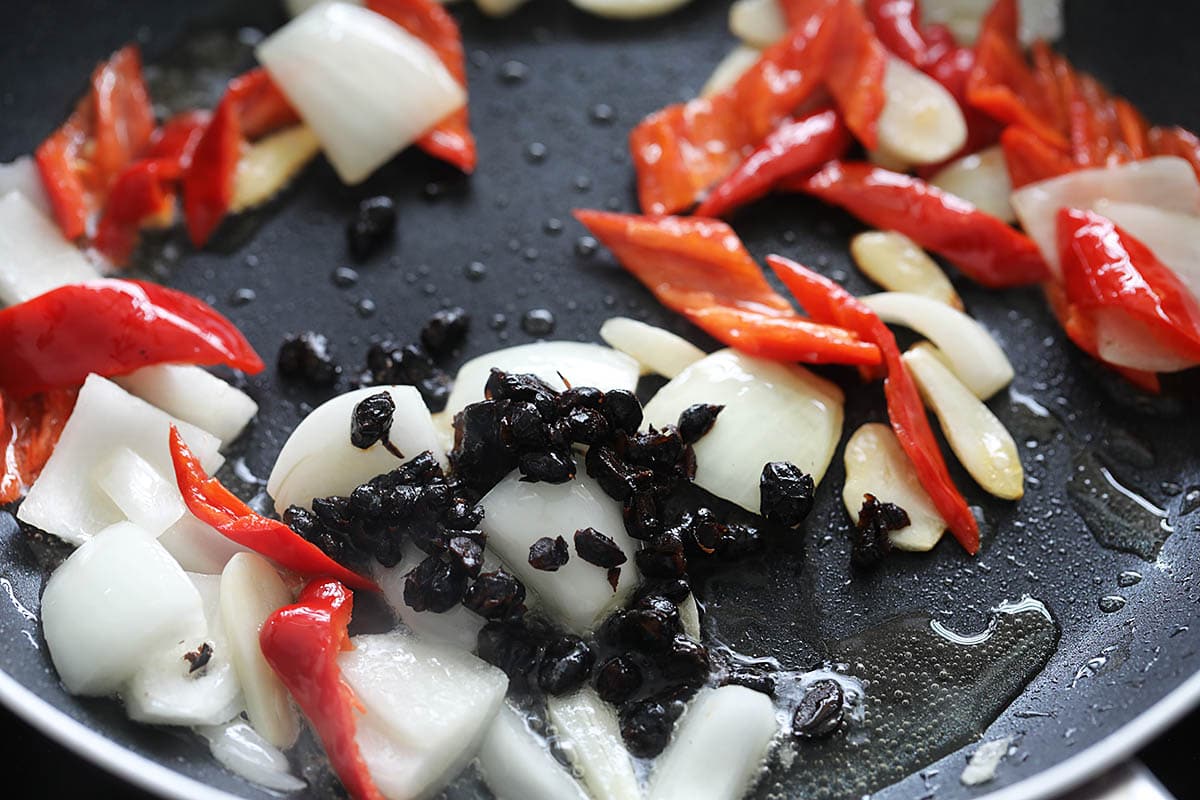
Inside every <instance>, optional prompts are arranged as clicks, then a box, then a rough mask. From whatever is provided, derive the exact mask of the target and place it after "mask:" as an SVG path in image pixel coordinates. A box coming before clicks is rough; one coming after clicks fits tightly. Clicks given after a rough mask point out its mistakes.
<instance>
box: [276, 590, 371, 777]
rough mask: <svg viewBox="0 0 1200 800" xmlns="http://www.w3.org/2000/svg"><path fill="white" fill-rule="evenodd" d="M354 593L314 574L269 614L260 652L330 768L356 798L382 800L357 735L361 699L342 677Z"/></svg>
mask: <svg viewBox="0 0 1200 800" xmlns="http://www.w3.org/2000/svg"><path fill="white" fill-rule="evenodd" d="M353 609H354V595H353V594H351V593H350V591H349V590H348V589H347V588H346V587H345V586H343V585H342V584H340V583H338V582H337V581H335V580H328V579H323V580H315V581H312V582H311V583H309V584H308V585H307V586H305V587H304V589H303V590H302V591H301V592H300V597H299V598H298V600H297V601H296V603H295V604H293V605H290V606H284V607H283V608H281V609H278V610H277V611H275V612H274V613H273V614H271V616H269V617H267V620H266V622H264V623H263V626H262V630H261V631H260V633H259V637H258V640H259V646H260V647H261V648H262V653H263V657H264V658H265V659H266V660H267V663H268V664H270V665H271V669H273V670H274V671H275V674H276V675H278V676H279V680H280V681H282V682H283V685H284V686H286V687H287V690H288V691H289V692H291V694H292V697H294V698H295V699H296V703H297V705H299V706H300V709H301V710H302V711H303V712H304V715H305V716H306V717H308V719H309V721H310V722H311V723H312V725H313V728H314V729H315V730H316V732H317V736H318V737H319V738H320V740H321V745H322V746H323V747H324V748H325V754H326V755H327V756H328V757H329V763H330V765H331V766H332V767H333V771H334V772H335V773H337V776H338V778H340V779H341V781H342V785H343V786H345V787H346V791H347V792H349V794H350V796H351V797H352V798H354V800H383V795H382V794H381V793H380V791H379V789H378V787H377V786H376V785H375V781H374V780H373V779H372V778H371V773H370V772H369V771H368V770H367V765H366V762H365V761H363V757H362V752H361V751H360V750H359V748H358V741H357V740H356V739H355V731H356V729H357V722H356V715H357V714H358V713H360V711H361V705H360V704H359V702H358V698H357V697H355V695H354V691H353V690H352V689H351V688H350V687H349V686H347V685H346V682H345V681H344V680H343V679H342V671H341V668H340V667H339V666H338V662H337V657H338V653H340V652H341V651H343V650H350V649H353V645H352V644H351V643H350V634H349V633H348V631H347V626H349V624H350V617H351V615H352V613H353Z"/></svg>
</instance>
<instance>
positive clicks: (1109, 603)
mask: <svg viewBox="0 0 1200 800" xmlns="http://www.w3.org/2000/svg"><path fill="white" fill-rule="evenodd" d="M1096 605H1098V606H1099V607H1100V610H1101V611H1103V612H1104V613H1105V614H1114V613H1116V612H1117V611H1120V610H1121V609H1122V608H1124V607H1125V598H1124V597H1121V595H1119V594H1106V595H1105V596H1104V597H1101V598H1100V599H1099V600H1098V601H1096Z"/></svg>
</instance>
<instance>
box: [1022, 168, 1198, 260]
mask: <svg viewBox="0 0 1200 800" xmlns="http://www.w3.org/2000/svg"><path fill="white" fill-rule="evenodd" d="M1101 200H1109V201H1112V202H1119V203H1138V204H1142V205H1148V206H1154V207H1155V208H1160V209H1162V210H1164V211H1175V212H1178V213H1180V214H1196V213H1200V183H1198V182H1197V180H1196V173H1195V172H1193V171H1192V167H1191V165H1190V164H1188V162H1186V161H1184V160H1183V159H1182V158H1176V157H1174V156H1158V157H1156V158H1148V159H1146V160H1145V161H1133V162H1130V163H1128V164H1120V165H1118V166H1113V167H1098V168H1095V169H1084V170H1080V171H1079V172H1072V173H1070V174H1067V175H1060V176H1058V177H1057V178H1049V179H1047V180H1044V181H1038V182H1036V183H1030V184H1028V185H1026V186H1022V187H1021V188H1020V189H1017V190H1016V191H1015V192H1013V195H1012V206H1013V210H1015V211H1016V213H1017V219H1019V220H1020V221H1021V227H1022V228H1024V229H1025V232H1026V233H1027V234H1029V236H1030V237H1032V239H1033V240H1034V241H1035V242H1037V245H1038V248H1039V249H1040V250H1041V251H1042V257H1043V258H1045V259H1046V263H1047V264H1049V265H1050V268H1051V269H1052V270H1054V272H1055V274H1056V275H1057V274H1058V273H1059V271H1060V270H1059V260H1058V242H1057V238H1056V235H1055V225H1056V222H1055V219H1056V217H1057V214H1058V210H1059V209H1060V208H1064V207H1069V208H1093V207H1094V206H1095V205H1096V204H1097V203H1098V202H1100V201H1101Z"/></svg>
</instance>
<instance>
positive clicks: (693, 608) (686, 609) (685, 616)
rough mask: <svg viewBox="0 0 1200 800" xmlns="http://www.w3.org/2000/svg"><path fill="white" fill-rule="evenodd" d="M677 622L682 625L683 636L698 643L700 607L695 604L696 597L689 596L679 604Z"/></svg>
mask: <svg viewBox="0 0 1200 800" xmlns="http://www.w3.org/2000/svg"><path fill="white" fill-rule="evenodd" d="M679 621H680V622H681V623H683V632H684V633H685V634H687V635H688V636H690V637H691V638H693V639H695V640H696V641H697V642H698V641H700V605H699V604H698V603H697V602H696V595H694V594H689V595H688V596H687V597H685V598H683V602H682V603H680V604H679Z"/></svg>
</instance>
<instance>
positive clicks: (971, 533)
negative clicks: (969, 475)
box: [767, 256, 979, 555]
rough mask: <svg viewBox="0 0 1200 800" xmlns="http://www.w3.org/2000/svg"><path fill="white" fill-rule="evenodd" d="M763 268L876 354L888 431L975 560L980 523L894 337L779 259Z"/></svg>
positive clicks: (839, 293) (839, 292) (838, 290)
mask: <svg viewBox="0 0 1200 800" xmlns="http://www.w3.org/2000/svg"><path fill="white" fill-rule="evenodd" d="M767 263H769V264H770V265H771V268H772V269H774V270H775V274H776V275H778V276H779V278H780V280H782V281H783V283H784V285H785V286H787V287H788V289H789V290H790V291H791V292H792V294H793V295H795V296H796V299H797V300H798V301H799V302H800V305H802V306H803V307H804V308H805V310H806V311H808V312H809V314H811V315H812V316H813V318H814V319H817V320H820V321H822V322H826V323H829V324H835V325H842V326H844V327H846V328H848V329H849V330H851V331H853V332H854V333H856V334H858V335H859V336H860V337H862V338H863V339H864V340H865V341H870V342H872V343H874V344H875V345H876V346H877V347H878V348H879V351H880V353H881V354H882V355H883V363H884V365H885V366H886V368H887V377H886V378H885V379H884V384H883V391H884V396H885V398H886V399H887V408H888V418H889V419H890V421H891V424H892V430H893V431H895V433H896V438H898V439H899V440H900V446H901V447H902V448H903V449H904V452H905V454H906V455H907V456H908V459H909V461H911V462H912V465H913V469H914V470H915V471H916V475H917V478H918V479H919V480H920V482H921V486H923V487H924V488H925V491H926V492H928V493H929V497H930V499H931V500H933V504H934V506H935V507H936V508H937V510H938V513H939V514H941V516H942V518H943V519H944V520H945V521H946V524H947V525H948V526H949V528H950V532H951V533H952V534H954V538H955V539H957V540H958V543H959V544H961V545H962V546H963V549H964V550H966V551H967V552H968V553H970V554H971V555H975V553H977V552H978V551H979V523H978V522H977V521H976V519H975V515H974V514H972V513H971V509H970V508H969V507H968V506H967V501H966V500H965V499H964V498H963V496H962V494H961V493H960V492H959V491H958V487H956V486H955V485H954V481H953V480H952V479H951V477H950V472H949V471H948V470H947V469H946V462H945V460H944V459H943V458H942V451H941V450H940V449H939V448H938V444H937V440H936V439H935V438H934V436H933V429H932V428H930V426H929V418H928V417H927V416H926V414H925V406H924V404H923V403H922V402H921V395H920V393H919V392H918V391H917V386H916V384H915V383H914V382H913V379H912V376H911V375H909V373H908V369H907V368H906V367H905V366H904V361H903V360H902V359H901V358H900V348H899V347H898V346H897V344H896V338H895V336H893V335H892V332H891V331H890V330H889V329H888V327H887V325H885V324H884V323H883V321H882V320H880V319H879V317H878V316H877V315H876V314H875V312H873V311H872V310H871V309H869V308H867V307H866V306H865V305H863V304H862V303H861V302H860V301H859V300H858V298H856V297H854V295H852V294H850V293H849V292H847V291H846V290H845V289H843V288H842V287H841V286H838V285H837V284H836V283H834V282H833V281H831V280H829V279H828V278H826V277H824V276H823V275H819V274H817V273H815V272H813V271H812V270H809V269H806V268H805V267H803V266H801V265H799V264H797V263H796V262H794V261H791V260H789V259H786V258H783V257H781V256H767Z"/></svg>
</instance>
